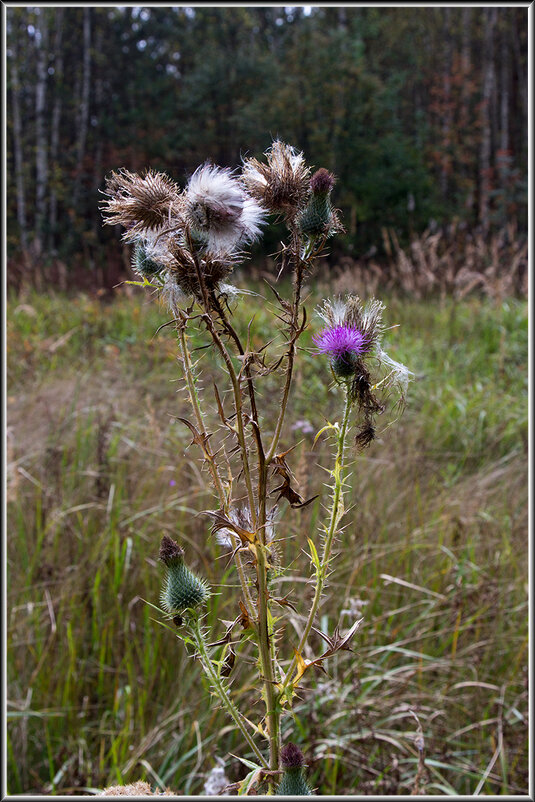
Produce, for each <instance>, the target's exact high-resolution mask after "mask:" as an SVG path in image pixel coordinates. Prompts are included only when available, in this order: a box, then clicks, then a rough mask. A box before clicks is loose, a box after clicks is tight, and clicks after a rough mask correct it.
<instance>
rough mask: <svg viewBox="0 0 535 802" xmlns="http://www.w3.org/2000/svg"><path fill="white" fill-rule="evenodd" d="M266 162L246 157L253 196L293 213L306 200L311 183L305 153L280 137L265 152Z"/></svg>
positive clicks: (273, 209) (245, 178)
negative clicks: (287, 143) (282, 140)
mask: <svg viewBox="0 0 535 802" xmlns="http://www.w3.org/2000/svg"><path fill="white" fill-rule="evenodd" d="M265 156H266V159H267V164H266V163H263V162H260V161H258V160H257V159H246V160H245V161H244V164H243V172H242V178H243V182H244V184H245V186H246V187H247V189H248V190H249V192H250V194H251V195H252V196H253V198H256V200H258V201H259V202H260V203H261V204H262V206H264V208H266V209H267V210H268V211H270V212H275V213H280V212H282V213H283V214H284V215H286V216H287V217H291V216H293V215H295V214H296V213H297V211H298V210H299V209H300V208H302V206H303V205H304V203H305V202H306V199H307V196H308V192H309V186H310V169H309V168H308V167H307V166H306V164H305V159H304V156H303V154H302V153H299V152H298V151H296V150H295V149H294V148H292V147H291V146H290V145H286V144H285V143H284V142H281V141H280V140H276V141H275V142H273V144H272V146H271V147H270V148H269V150H267V151H266V153H265Z"/></svg>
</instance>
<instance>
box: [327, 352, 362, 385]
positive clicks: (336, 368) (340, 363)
mask: <svg viewBox="0 0 535 802" xmlns="http://www.w3.org/2000/svg"><path fill="white" fill-rule="evenodd" d="M359 364H360V363H359V359H358V357H357V356H356V355H355V354H353V353H352V352H351V351H348V352H347V353H345V354H337V355H336V356H333V357H332V359H331V367H332V369H333V373H334V375H335V376H338V378H340V379H348V378H350V377H351V376H354V375H355V373H356V371H357V368H358V366H359Z"/></svg>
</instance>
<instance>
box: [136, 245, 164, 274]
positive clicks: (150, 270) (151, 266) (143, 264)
mask: <svg viewBox="0 0 535 802" xmlns="http://www.w3.org/2000/svg"><path fill="white" fill-rule="evenodd" d="M132 267H133V268H134V270H135V271H136V273H140V274H141V275H142V276H154V275H156V273H160V272H161V271H162V270H163V267H164V266H163V265H160V264H158V262H155V261H154V259H151V258H150V256H149V255H148V253H147V249H146V248H145V247H144V246H143V245H141V244H140V243H138V244H137V245H136V247H135V249H134V257H133V260H132Z"/></svg>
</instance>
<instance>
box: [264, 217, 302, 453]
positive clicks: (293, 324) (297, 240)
mask: <svg viewBox="0 0 535 802" xmlns="http://www.w3.org/2000/svg"><path fill="white" fill-rule="evenodd" d="M300 252H301V237H300V235H299V233H298V232H297V231H296V230H294V231H293V232H292V255H293V258H294V261H295V279H294V297H293V305H292V317H291V320H290V345H289V347H288V353H287V364H286V378H285V382H284V390H283V392H282V399H281V408H280V412H279V416H278V418H277V423H276V425H275V431H274V433H273V439H272V441H271V445H270V447H269V451H268V453H267V454H266V466H269V463H270V462H271V460H272V459H273V457H274V455H275V451H276V450H277V445H278V443H279V438H280V435H281V431H282V424H283V423H284V415H285V413H286V407H287V405H288V398H289V397H290V387H291V384H292V375H293V366H294V360H295V352H296V345H295V342H296V339H297V331H298V322H299V306H300V303H301V287H302V285H303V273H304V268H305V263H304V262H303V260H302V258H301V253H300Z"/></svg>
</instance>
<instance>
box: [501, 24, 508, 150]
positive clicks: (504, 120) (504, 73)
mask: <svg viewBox="0 0 535 802" xmlns="http://www.w3.org/2000/svg"><path fill="white" fill-rule="evenodd" d="M500 61H501V66H500V84H501V86H500V91H501V98H500V150H502V151H508V150H509V48H508V47H507V30H506V29H505V28H504V29H503V30H502V31H501V55H500Z"/></svg>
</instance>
